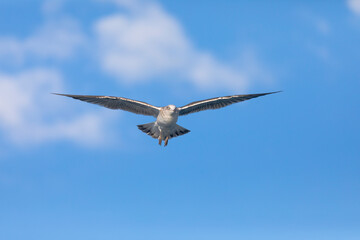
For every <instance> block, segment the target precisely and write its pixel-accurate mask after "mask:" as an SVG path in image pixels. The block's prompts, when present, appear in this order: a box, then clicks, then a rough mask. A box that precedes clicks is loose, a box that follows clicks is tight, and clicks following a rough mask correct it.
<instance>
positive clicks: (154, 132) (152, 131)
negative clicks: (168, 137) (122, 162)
mask: <svg viewBox="0 0 360 240" xmlns="http://www.w3.org/2000/svg"><path fill="white" fill-rule="evenodd" d="M137 127H138V128H139V129H140V130H141V131H143V132H144V133H146V134H147V135H149V136H151V137H153V138H159V136H160V130H159V127H158V126H155V122H151V123H146V124H141V125H137Z"/></svg>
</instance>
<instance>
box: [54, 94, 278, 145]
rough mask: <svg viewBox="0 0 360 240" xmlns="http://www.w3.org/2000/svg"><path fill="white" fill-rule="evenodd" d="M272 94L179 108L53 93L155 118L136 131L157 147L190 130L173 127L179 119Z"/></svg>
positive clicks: (195, 103) (227, 97) (220, 98)
mask: <svg viewBox="0 0 360 240" xmlns="http://www.w3.org/2000/svg"><path fill="white" fill-rule="evenodd" d="M272 93H276V92H270V93H259V94H247V95H232V96H226V97H218V98H211V99H206V100H202V101H197V102H192V103H189V104H187V105H185V106H182V107H179V108H178V107H176V106H175V105H168V106H165V107H156V106H153V105H150V104H148V103H145V102H140V101H136V100H132V99H128V98H122V97H111V96H88V95H70V94H57V93H55V94H56V95H61V96H66V97H72V98H74V99H78V100H81V101H85V102H89V103H94V104H98V105H101V106H104V107H107V108H110V109H122V110H125V111H129V112H133V113H136V114H142V115H148V116H153V117H155V118H156V121H155V122H151V123H147V124H141V125H138V128H139V129H140V130H141V131H143V132H144V133H146V134H148V135H149V136H151V137H153V138H156V139H158V140H159V144H160V145H161V143H162V141H165V146H167V144H168V140H169V139H171V138H173V137H177V136H180V135H183V134H186V133H188V132H190V130H188V129H186V128H183V127H181V126H179V125H178V124H176V123H177V120H178V117H179V116H182V115H187V114H190V113H195V112H199V111H203V110H208V109H218V108H222V107H225V106H228V105H230V104H233V103H237V102H242V101H245V100H249V99H251V98H256V97H260V96H264V95H267V94H272Z"/></svg>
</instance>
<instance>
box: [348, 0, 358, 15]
mask: <svg viewBox="0 0 360 240" xmlns="http://www.w3.org/2000/svg"><path fill="white" fill-rule="evenodd" d="M347 5H348V7H349V9H350V10H351V11H353V12H354V13H355V14H358V15H360V0H347Z"/></svg>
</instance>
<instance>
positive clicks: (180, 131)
mask: <svg viewBox="0 0 360 240" xmlns="http://www.w3.org/2000/svg"><path fill="white" fill-rule="evenodd" d="M188 132H190V130H188V129H186V128H183V127H182V126H180V125H177V124H176V125H175V128H174V129H172V131H171V132H170V134H169V138H174V137H178V136H181V135H184V134H187V133H188Z"/></svg>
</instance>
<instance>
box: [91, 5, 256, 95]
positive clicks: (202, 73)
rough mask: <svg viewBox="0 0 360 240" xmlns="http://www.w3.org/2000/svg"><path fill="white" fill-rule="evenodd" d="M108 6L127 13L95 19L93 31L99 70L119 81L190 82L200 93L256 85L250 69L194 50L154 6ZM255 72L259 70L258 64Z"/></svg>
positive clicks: (175, 24) (174, 22)
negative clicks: (97, 48) (201, 91)
mask: <svg viewBox="0 0 360 240" xmlns="http://www.w3.org/2000/svg"><path fill="white" fill-rule="evenodd" d="M106 2H114V3H117V4H118V5H119V6H120V7H122V8H123V10H125V13H123V12H122V13H118V14H114V15H111V16H106V17H104V18H102V19H99V20H98V21H97V22H96V24H95V27H94V28H95V32H96V35H97V38H98V42H99V56H100V58H99V59H100V64H101V66H102V69H103V70H104V71H105V72H107V73H108V74H110V75H112V76H114V77H116V78H117V79H118V80H119V81H121V82H124V83H141V82H145V81H152V80H153V79H154V78H157V79H161V78H162V79H172V80H173V81H175V80H177V81H179V80H180V81H188V82H190V83H191V84H193V85H195V86H196V87H198V88H199V89H214V88H219V87H220V88H227V89H232V90H244V89H246V88H247V87H248V86H249V85H250V83H251V81H253V80H254V78H253V77H254V75H249V69H246V68H236V69H235V68H233V67H230V66H229V65H228V64H225V63H223V62H221V61H219V60H218V59H217V58H216V57H215V56H214V55H213V54H211V53H210V52H206V51H203V50H199V49H197V48H195V47H194V45H193V44H192V42H191V40H190V38H189V37H188V36H187V35H186V33H185V31H184V30H183V28H182V26H181V24H180V23H179V22H178V21H177V20H176V19H175V18H174V17H173V16H171V15H170V14H169V13H167V12H166V11H165V10H164V9H163V8H162V7H161V6H160V5H159V4H158V3H156V2H153V1H131V0H112V1H110V0H108V1H106ZM253 63H258V61H254V62H253ZM253 69H255V68H253ZM256 69H257V70H258V71H259V72H261V71H262V70H261V67H260V65H259V66H258V67H256ZM259 75H261V74H259ZM259 75H257V76H259ZM166 76H168V78H166ZM169 76H176V77H172V78H171V77H169ZM166 81H169V80H166Z"/></svg>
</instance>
